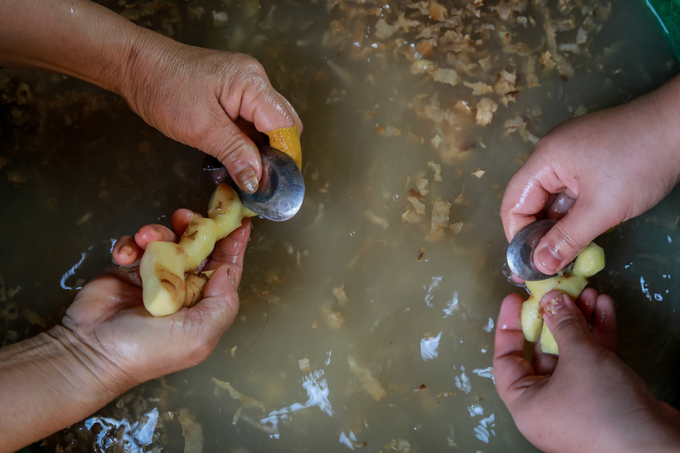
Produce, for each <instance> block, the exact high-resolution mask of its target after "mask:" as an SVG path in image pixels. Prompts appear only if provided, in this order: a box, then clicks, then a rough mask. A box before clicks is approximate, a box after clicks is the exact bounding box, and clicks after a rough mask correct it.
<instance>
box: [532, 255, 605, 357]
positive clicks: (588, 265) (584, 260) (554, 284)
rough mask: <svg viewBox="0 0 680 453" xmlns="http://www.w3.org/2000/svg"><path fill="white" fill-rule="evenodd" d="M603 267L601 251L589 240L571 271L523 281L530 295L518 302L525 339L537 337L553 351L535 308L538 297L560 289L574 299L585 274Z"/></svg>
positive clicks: (544, 348)
mask: <svg viewBox="0 0 680 453" xmlns="http://www.w3.org/2000/svg"><path fill="white" fill-rule="evenodd" d="M602 269H604V250H602V247H600V246H599V245H597V244H595V243H593V242H591V243H590V244H589V245H588V247H586V248H585V249H584V250H583V251H582V252H581V253H580V254H579V255H578V257H577V258H576V262H575V263H574V268H573V269H572V271H571V272H565V273H563V274H562V275H558V276H556V277H553V278H549V279H547V280H540V281H532V282H529V281H528V282H526V285H527V288H528V289H529V292H530V293H531V296H530V297H529V298H528V299H527V300H526V301H524V303H523V304H522V312H521V321H522V332H523V333H524V338H525V339H526V340H527V341H531V342H535V341H538V340H539V338H540V344H541V350H542V351H543V352H547V353H549V354H557V353H558V349H557V343H556V342H555V339H554V338H553V336H552V334H551V333H550V330H548V327H547V326H546V325H544V324H543V317H542V315H541V312H540V310H539V305H538V304H539V302H540V301H541V298H543V296H545V295H546V294H547V293H549V292H550V291H553V290H558V291H562V292H563V293H565V294H567V295H568V296H569V297H570V298H572V299H573V300H576V299H577V298H578V296H579V295H580V294H581V291H583V289H584V288H585V287H586V285H587V284H588V277H592V276H593V275H595V274H597V273H598V272H600V271H601V270H602Z"/></svg>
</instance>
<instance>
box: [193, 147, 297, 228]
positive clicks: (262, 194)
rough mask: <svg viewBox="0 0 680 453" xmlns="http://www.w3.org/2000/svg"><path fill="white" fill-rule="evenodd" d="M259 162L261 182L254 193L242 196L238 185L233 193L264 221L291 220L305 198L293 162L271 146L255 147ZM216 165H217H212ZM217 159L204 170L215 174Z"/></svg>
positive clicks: (242, 192)
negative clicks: (258, 154)
mask: <svg viewBox="0 0 680 453" xmlns="http://www.w3.org/2000/svg"><path fill="white" fill-rule="evenodd" d="M259 150H260V156H261V158H262V178H261V179H260V185H259V187H258V188H257V191H256V192H254V193H246V192H244V191H242V190H241V189H240V188H239V187H238V185H236V184H233V186H234V189H235V190H236V192H238V194H239V196H240V197H241V201H243V204H244V205H245V207H246V208H248V209H250V210H251V211H253V212H254V213H255V214H257V215H259V216H261V217H264V218H265V219H269V220H273V221H275V222H282V221H284V220H288V219H290V218H291V217H293V216H294V215H295V214H296V213H297V212H298V211H299V210H300V206H302V201H303V200H304V197H305V181H304V179H303V178H302V173H301V172H300V169H299V168H298V166H297V164H296V163H295V161H294V160H293V159H292V158H291V157H290V156H288V155H287V154H285V153H282V152H281V151H279V150H278V149H274V148H272V147H271V146H268V145H264V146H260V147H259ZM215 162H217V164H216V163H215ZM217 165H219V167H221V164H220V163H219V161H217V159H214V158H213V159H212V160H211V161H210V162H208V163H204V165H203V168H204V169H205V170H215V169H217Z"/></svg>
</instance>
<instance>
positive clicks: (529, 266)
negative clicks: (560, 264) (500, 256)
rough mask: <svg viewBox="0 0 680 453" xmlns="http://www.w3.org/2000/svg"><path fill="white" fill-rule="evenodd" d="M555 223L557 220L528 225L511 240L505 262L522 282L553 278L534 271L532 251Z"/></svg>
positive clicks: (536, 270) (540, 221)
mask: <svg viewBox="0 0 680 453" xmlns="http://www.w3.org/2000/svg"><path fill="white" fill-rule="evenodd" d="M556 223H557V220H553V219H546V220H539V221H537V222H534V223H530V224H529V225H527V226H526V227H524V228H523V229H522V231H520V232H519V233H517V234H516V235H515V237H514V238H512V241H510V245H508V253H507V260H508V266H509V267H510V270H511V271H512V272H513V273H514V274H515V275H517V276H518V277H519V278H521V279H522V280H529V281H536V280H545V279H546V278H551V277H554V276H555V275H557V274H553V275H547V274H544V273H542V272H541V271H539V270H538V269H536V266H535V265H534V258H533V256H534V250H535V249H536V246H537V245H538V243H539V242H541V238H542V237H543V236H545V234H546V233H547V232H548V230H550V228H552V227H553V225H555V224H556Z"/></svg>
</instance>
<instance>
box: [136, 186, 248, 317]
mask: <svg viewBox="0 0 680 453" xmlns="http://www.w3.org/2000/svg"><path fill="white" fill-rule="evenodd" d="M253 215H255V214H253V213H252V212H251V211H250V210H248V209H247V208H246V207H244V206H243V204H242V203H241V200H240V199H239V197H238V195H237V194H236V192H235V191H234V189H232V188H231V187H229V186H227V185H226V184H220V185H218V186H217V188H216V189H215V192H214V193H213V195H212V198H211V199H210V203H209V205H208V218H203V217H200V216H198V215H196V214H193V215H192V219H191V221H190V222H189V225H188V226H187V227H186V229H185V231H184V234H182V237H181V238H180V240H179V243H177V244H175V243H173V242H167V241H162V240H161V241H155V242H151V243H150V244H148V245H147V246H146V252H145V253H144V255H143V256H142V261H141V263H140V266H139V272H140V275H141V278H142V288H143V294H144V306H145V307H146V309H147V310H148V311H149V313H151V314H152V315H154V316H166V315H170V314H173V313H175V312H177V311H178V310H179V309H180V308H182V307H191V306H193V305H194V304H196V303H197V302H198V301H199V300H200V299H201V297H202V295H203V287H204V286H205V283H206V282H207V281H208V278H210V275H211V272H210V271H209V272H198V273H190V274H188V275H187V276H186V277H185V273H186V272H193V271H195V270H196V269H197V268H198V267H199V265H201V263H203V261H204V260H205V259H206V258H208V255H210V253H212V251H213V248H214V247H215V243H216V242H217V241H218V240H220V239H222V238H225V237H227V235H229V233H231V232H232V231H234V230H235V229H236V228H238V227H239V226H240V225H241V220H242V219H243V218H244V217H252V216H253Z"/></svg>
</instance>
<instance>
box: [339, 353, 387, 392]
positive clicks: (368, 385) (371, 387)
mask: <svg viewBox="0 0 680 453" xmlns="http://www.w3.org/2000/svg"><path fill="white" fill-rule="evenodd" d="M347 364H348V365H349V371H350V372H351V373H352V374H353V375H355V376H356V377H357V378H358V379H359V382H361V385H362V386H363V388H364V390H366V392H368V394H369V395H371V397H372V398H373V399H374V400H375V401H380V400H381V399H382V398H384V397H385V395H387V392H386V391H385V389H384V388H383V387H382V385H380V382H378V380H377V379H376V378H375V377H374V376H373V373H371V371H370V370H369V369H367V368H362V367H360V366H359V365H357V362H356V360H354V358H353V357H352V356H349V355H348V356H347Z"/></svg>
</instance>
